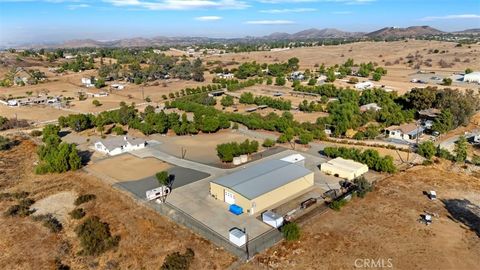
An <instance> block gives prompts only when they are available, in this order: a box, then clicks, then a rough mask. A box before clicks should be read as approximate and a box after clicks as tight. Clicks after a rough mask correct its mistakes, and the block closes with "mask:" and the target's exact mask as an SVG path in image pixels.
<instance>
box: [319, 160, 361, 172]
mask: <svg viewBox="0 0 480 270" xmlns="http://www.w3.org/2000/svg"><path fill="white" fill-rule="evenodd" d="M326 163H327V164H329V165H331V166H334V167H337V168H340V169H343V170H346V171H352V172H354V171H358V170H361V169H364V168H365V167H366V166H367V165H365V164H363V163H360V162H356V161H353V160H350V159H343V158H341V157H337V158H334V159H332V160H330V161H327V162H326Z"/></svg>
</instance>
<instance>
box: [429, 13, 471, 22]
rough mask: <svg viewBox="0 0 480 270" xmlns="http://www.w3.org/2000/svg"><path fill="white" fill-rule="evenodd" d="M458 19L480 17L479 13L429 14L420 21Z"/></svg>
mask: <svg viewBox="0 0 480 270" xmlns="http://www.w3.org/2000/svg"><path fill="white" fill-rule="evenodd" d="M458 19H480V15H478V14H456V15H446V16H428V17H423V18H421V19H420V21H436V20H458Z"/></svg>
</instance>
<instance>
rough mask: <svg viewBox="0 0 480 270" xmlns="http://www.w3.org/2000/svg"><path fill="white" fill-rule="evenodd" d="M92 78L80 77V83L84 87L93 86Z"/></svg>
mask: <svg viewBox="0 0 480 270" xmlns="http://www.w3.org/2000/svg"><path fill="white" fill-rule="evenodd" d="M94 83H95V82H94V80H92V78H82V84H83V85H85V86H86V87H94V86H95V85H94Z"/></svg>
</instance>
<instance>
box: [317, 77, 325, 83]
mask: <svg viewBox="0 0 480 270" xmlns="http://www.w3.org/2000/svg"><path fill="white" fill-rule="evenodd" d="M326 80H327V76H325V75H320V76H319V77H318V78H317V83H323V82H325V81H326Z"/></svg>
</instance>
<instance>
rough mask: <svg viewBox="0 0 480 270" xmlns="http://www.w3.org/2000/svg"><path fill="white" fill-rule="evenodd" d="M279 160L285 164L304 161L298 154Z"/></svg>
mask: <svg viewBox="0 0 480 270" xmlns="http://www.w3.org/2000/svg"><path fill="white" fill-rule="evenodd" d="M280 160H283V161H286V162H290V163H296V162H299V161H302V160H305V157H304V156H302V155H300V154H293V155H290V156H287V157H284V158H282V159H280Z"/></svg>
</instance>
